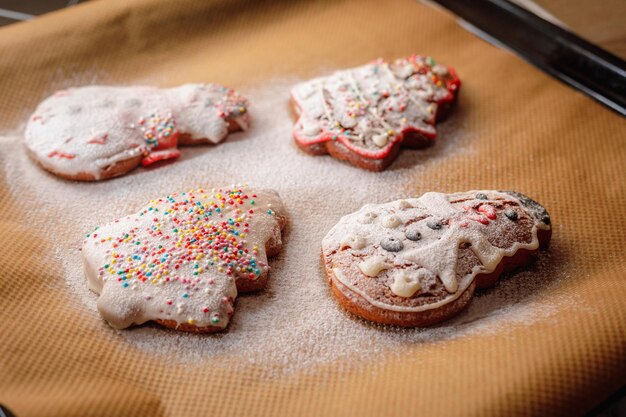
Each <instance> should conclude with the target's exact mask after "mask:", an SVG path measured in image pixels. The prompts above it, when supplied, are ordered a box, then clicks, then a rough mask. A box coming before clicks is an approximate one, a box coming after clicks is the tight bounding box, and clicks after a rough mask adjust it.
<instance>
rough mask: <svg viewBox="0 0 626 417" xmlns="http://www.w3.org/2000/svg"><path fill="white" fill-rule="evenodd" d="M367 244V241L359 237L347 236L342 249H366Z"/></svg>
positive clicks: (342, 243) (342, 241)
mask: <svg viewBox="0 0 626 417" xmlns="http://www.w3.org/2000/svg"><path fill="white" fill-rule="evenodd" d="M366 243H367V242H366V241H365V239H363V237H361V236H358V235H347V236H346V237H344V238H343V239H342V240H341V247H342V248H345V247H347V248H352V249H361V248H363V247H365V244H366Z"/></svg>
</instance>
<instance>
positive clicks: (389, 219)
mask: <svg viewBox="0 0 626 417" xmlns="http://www.w3.org/2000/svg"><path fill="white" fill-rule="evenodd" d="M400 223H402V220H400V219H399V218H398V216H394V215H389V216H385V217H384V218H383V221H382V225H383V226H384V227H387V228H390V229H391V228H394V227H396V226H398V225H399V224H400Z"/></svg>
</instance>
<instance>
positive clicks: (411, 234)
mask: <svg viewBox="0 0 626 417" xmlns="http://www.w3.org/2000/svg"><path fill="white" fill-rule="evenodd" d="M404 235H405V236H406V238H407V239H409V240H412V241H414V242H416V241H418V240H420V239H421V238H422V234H421V233H420V232H419V230H418V228H417V227H411V228H408V229H406V232H404Z"/></svg>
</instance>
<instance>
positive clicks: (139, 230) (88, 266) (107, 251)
mask: <svg viewBox="0 0 626 417" xmlns="http://www.w3.org/2000/svg"><path fill="white" fill-rule="evenodd" d="M241 190H242V195H247V196H248V198H247V199H244V198H241V201H242V204H239V203H238V202H237V200H236V199H235V198H234V199H233V200H234V201H235V204H234V205H231V204H229V202H228V201H229V198H227V199H226V200H225V201H221V200H220V197H219V196H218V194H221V195H222V196H225V195H227V194H226V193H225V192H224V191H221V190H216V191H215V192H211V191H210V190H206V191H205V190H193V191H190V192H187V193H181V194H173V195H170V196H168V197H165V198H159V199H155V200H153V201H151V202H150V204H148V205H147V206H145V207H144V208H142V209H141V210H140V211H139V212H138V213H137V214H133V215H130V216H127V217H124V218H122V219H119V220H116V221H113V222H112V223H109V224H108V225H105V226H103V227H100V228H98V229H97V230H95V231H94V232H92V233H91V234H90V235H89V236H88V237H87V239H86V240H85V242H84V244H83V249H82V252H83V257H84V268H85V275H86V278H87V284H88V286H89V288H90V289H91V290H92V291H94V292H96V293H98V294H99V295H100V296H99V298H98V310H99V312H100V314H101V315H102V317H103V318H104V319H105V320H106V321H107V322H108V323H109V324H110V325H111V326H113V327H115V328H126V327H129V326H131V325H133V324H141V323H144V322H146V321H151V320H173V321H175V322H176V323H179V324H183V323H187V324H193V325H195V326H198V327H205V326H209V325H210V326H215V327H221V328H224V327H226V325H227V324H228V322H229V318H230V315H231V313H232V311H233V302H234V299H235V297H236V296H237V288H236V285H235V279H247V275H249V274H250V273H252V274H254V276H255V277H256V276H262V275H264V274H267V273H268V270H269V266H268V265H267V257H266V254H265V243H266V242H267V241H268V240H270V239H273V240H274V241H276V240H278V242H280V230H279V225H278V221H277V218H276V216H277V215H282V214H281V213H283V212H284V209H283V207H282V202H281V201H280V198H279V197H278V195H277V194H276V193H274V192H270V191H263V192H260V191H258V192H256V197H253V196H252V194H255V191H254V190H251V189H248V188H242V189H241ZM252 201H254V204H252ZM211 202H213V203H215V204H211ZM183 203H184V204H183ZM270 204H271V207H272V209H271V210H272V211H273V212H272V213H271V214H270V213H268V212H267V207H268V206H269V205H270ZM215 205H217V206H218V208H219V209H220V210H219V212H218V211H217V209H216V208H215V207H214V206H215ZM189 209H192V211H191V212H189V211H188V210H189ZM249 210H253V211H254V213H250V212H249ZM209 211H210V212H211V214H210V215H209V214H208V213H209ZM229 219H232V221H233V224H232V225H231V223H230V220H229ZM238 219H241V220H238ZM245 223H247V224H248V225H249V227H245V226H244V224H245ZM237 224H239V226H237ZM221 226H223V227H221ZM214 228H215V229H214ZM218 229H219V230H222V232H221V233H225V236H228V239H231V242H236V244H238V245H240V247H241V249H240V250H241V251H244V250H245V251H248V255H242V254H240V255H237V257H236V258H230V259H231V260H230V261H229V262H233V265H234V266H232V267H230V269H229V262H227V260H226V259H224V258H215V257H216V256H218V255H220V256H221V255H222V252H228V251H222V248H223V247H225V246H223V245H222V246H220V247H213V248H212V247H211V246H210V245H211V241H212V240H213V241H215V242H217V239H216V238H210V237H209V236H210V235H211V233H213V232H212V230H218ZM244 229H246V230H248V231H247V232H246V231H245V230H244ZM234 232H237V233H239V234H234ZM207 233H208V234H207ZM233 239H234V240H233ZM192 240H193V241H192ZM135 242H139V244H138V245H137V244H135ZM114 245H115V246H114ZM158 246H161V249H159V250H162V252H161V251H157V249H158ZM144 248H146V249H145V250H144ZM155 251H156V252H155ZM231 253H232V251H231ZM234 255H235V254H234V253H233V255H232V256H234ZM224 256H225V255H224ZM237 259H241V260H243V262H244V263H245V262H247V264H246V265H248V266H252V265H254V267H253V268H252V269H251V272H250V271H249V270H248V269H245V270H244V269H242V268H241V267H240V266H239V265H240V263H237ZM251 259H254V262H251ZM177 264H178V267H176V265H177ZM238 268H239V269H238ZM255 269H258V273H257V272H255ZM138 273H142V274H144V277H145V278H147V280H145V281H143V280H142V279H141V275H138ZM148 273H149V274H150V275H149V276H147V275H145V274H148ZM121 279H123V280H121ZM125 284H126V286H125Z"/></svg>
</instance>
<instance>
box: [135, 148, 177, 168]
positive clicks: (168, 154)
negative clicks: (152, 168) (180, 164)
mask: <svg viewBox="0 0 626 417" xmlns="http://www.w3.org/2000/svg"><path fill="white" fill-rule="evenodd" d="M179 156H180V151H179V150H178V149H176V148H170V149H164V150H161V151H154V152H150V153H149V154H148V155H147V156H146V157H144V158H143V159H142V160H141V165H143V166H145V167H146V166H148V165H152V164H154V163H155V162H159V161H165V160H167V159H176V158H178V157H179Z"/></svg>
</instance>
